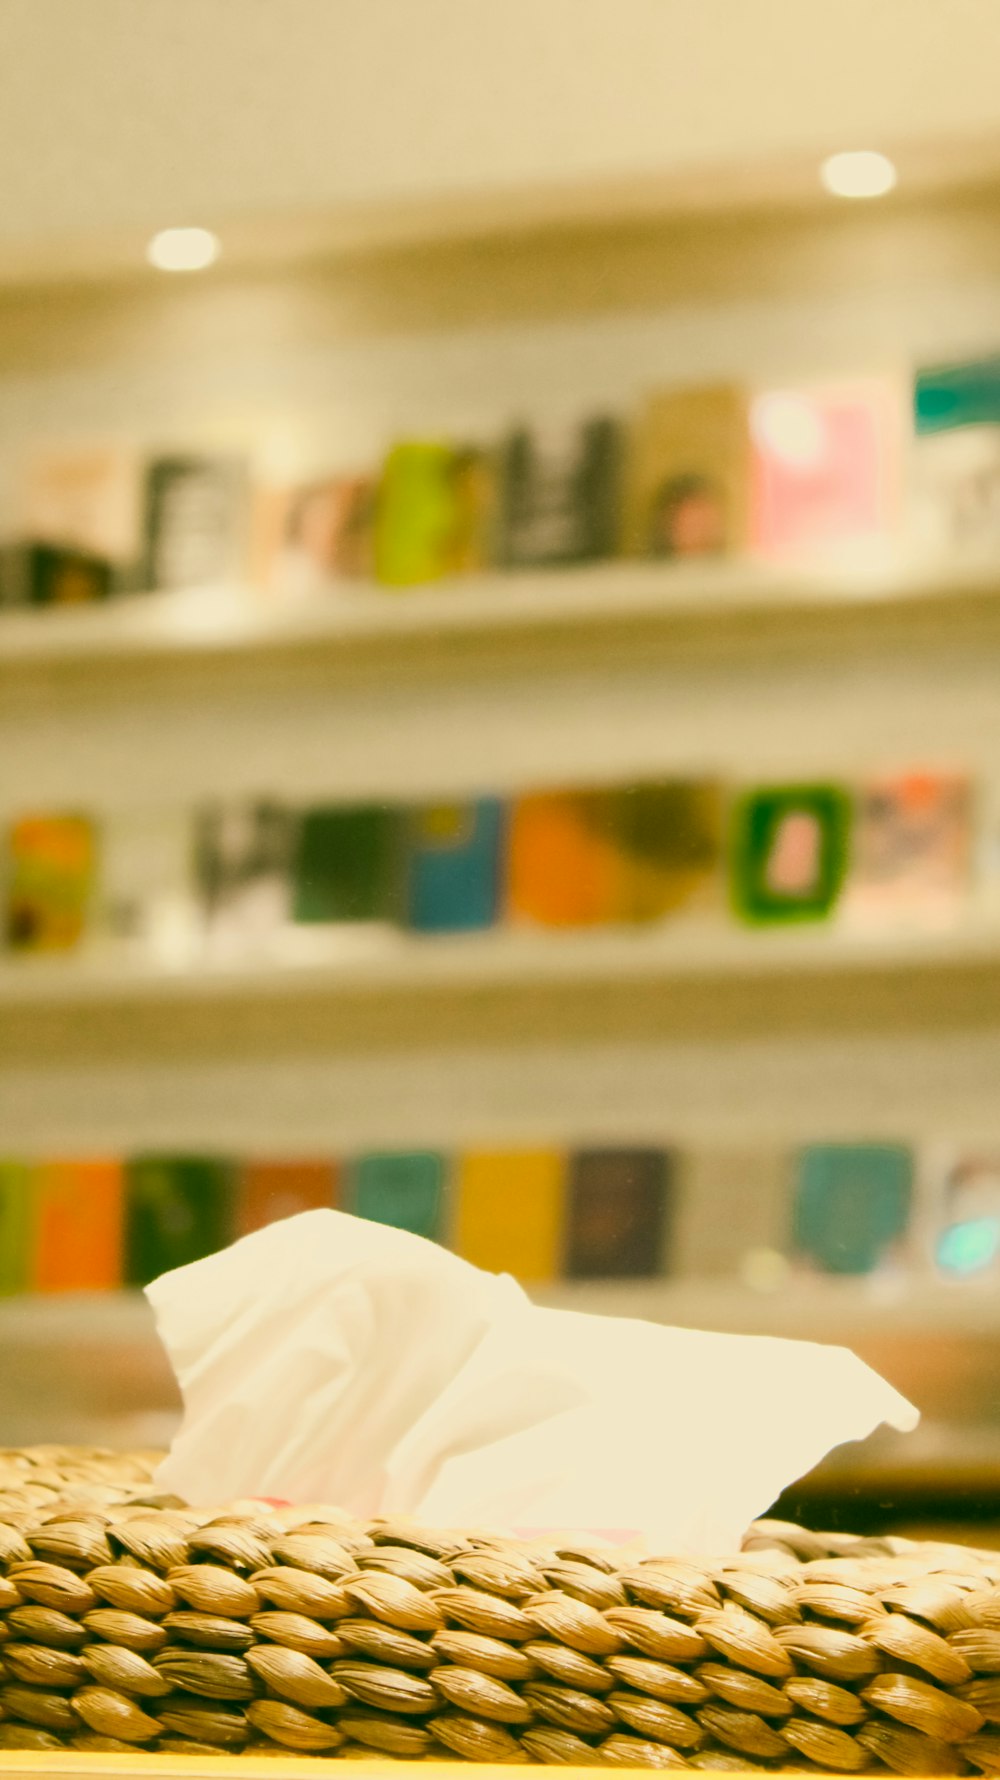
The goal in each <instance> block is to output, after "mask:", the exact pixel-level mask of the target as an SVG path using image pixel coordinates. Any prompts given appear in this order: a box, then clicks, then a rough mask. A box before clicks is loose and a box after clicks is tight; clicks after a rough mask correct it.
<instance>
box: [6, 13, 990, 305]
mask: <svg viewBox="0 0 1000 1780" xmlns="http://www.w3.org/2000/svg"><path fill="white" fill-rule="evenodd" d="M0 38H2V56H0V189H2V190H3V193H4V202H3V207H2V211H0V267H2V268H3V269H5V270H6V271H7V272H8V274H9V273H12V272H14V271H17V270H20V271H21V272H24V271H26V270H27V271H30V270H31V269H32V267H35V268H37V267H44V266H46V265H47V266H59V265H60V264H62V265H73V264H77V265H80V264H91V265H94V264H101V263H107V262H108V261H109V260H110V261H114V260H118V261H119V262H121V263H125V264H127V263H130V262H131V263H134V262H135V261H136V259H137V258H138V256H139V253H140V252H141V247H142V244H143V241H144V239H145V236H146V235H147V234H148V233H150V232H151V231H152V230H154V229H156V228H160V227H163V226H165V225H166V224H168V223H172V222H180V221H186V220H191V219H196V220H204V221H208V222H211V223H216V224H219V225H221V226H225V227H226V228H227V229H229V230H231V231H232V234H233V238H234V241H235V240H238V239H241V238H243V236H245V232H246V230H247V227H248V226H249V225H252V224H255V223H265V224H266V223H267V222H268V220H269V219H270V220H271V221H272V222H273V220H274V219H280V220H279V221H278V222H277V223H276V224H275V226H276V228H277V232H278V234H279V235H280V234H281V233H282V231H284V232H285V234H286V235H287V233H288V230H289V229H290V228H291V226H292V225H293V223H294V222H295V219H299V220H300V221H302V220H308V219H310V218H311V219H313V222H314V224H315V226H316V228H317V229H318V230H319V232H320V234H322V233H324V232H325V233H326V235H327V237H328V238H329V239H331V240H334V241H335V240H337V239H345V238H350V237H351V236H355V237H356V236H358V235H359V234H360V235H369V236H371V235H381V236H382V237H383V238H384V237H386V236H387V235H395V234H399V233H408V232H412V231H413V230H414V229H418V230H424V231H426V230H434V229H439V228H441V227H452V226H456V225H458V224H459V223H461V226H463V227H466V228H467V227H469V226H471V225H474V224H475V223H476V222H477V221H478V222H479V223H482V222H483V221H485V220H488V219H489V218H490V217H491V216H493V217H496V216H502V215H508V214H510V213H511V206H512V205H513V206H514V208H515V209H516V211H517V212H518V213H519V214H520V215H522V216H524V215H525V214H530V213H532V212H534V213H535V214H545V213H546V212H548V213H558V212H562V213H564V214H565V213H570V214H572V213H574V212H575V213H579V211H580V210H581V209H585V208H587V207H593V206H594V205H598V206H600V205H602V204H607V203H608V202H609V201H612V200H613V201H614V202H616V203H621V202H626V201H632V202H636V201H643V200H644V199H645V201H658V202H666V203H678V202H680V203H684V202H690V201H691V199H692V197H694V196H700V197H702V198H704V197H705V196H706V195H713V194H714V195H715V197H716V198H718V197H719V196H720V195H724V196H725V199H726V201H732V200H733V199H734V198H736V199H738V198H739V197H740V195H741V192H743V191H749V192H751V193H752V192H759V191H760V190H771V191H773V190H775V189H779V190H780V189H788V182H789V181H791V187H792V189H801V190H808V189H809V188H810V187H811V185H812V182H813V179H814V172H815V163H816V160H817V158H818V157H819V156H820V155H822V154H824V153H826V152H828V151H829V150H830V149H835V148H840V147H845V146H847V147H850V146H855V145H862V146H864V145H867V144H872V145H875V146H889V147H892V148H894V149H896V150H897V151H898V152H899V154H900V156H901V160H902V164H903V166H904V168H905V170H906V171H907V173H908V175H910V174H912V176H913V177H914V178H918V177H919V178H923V177H924V176H926V175H927V174H928V172H930V173H931V174H936V175H937V176H940V175H941V174H942V172H944V171H946V170H950V171H951V172H952V173H955V172H958V171H963V170H964V171H966V172H968V171H970V170H979V171H980V172H981V171H982V170H983V168H984V167H990V166H992V167H995V166H996V162H997V148H998V143H1000V98H998V95H997V87H996V78H995V72H996V54H997V19H996V10H995V6H994V5H993V0H950V3H949V4H948V5H947V6H944V5H941V4H940V0H809V4H808V5H803V4H802V3H801V0H742V3H736V4H734V0H544V4H541V5H540V4H539V3H538V0H504V3H503V4H502V5H501V4H498V3H497V0H418V3H414V0H281V4H280V5H278V4H274V0H142V4H141V5H136V4H135V0H86V4H85V5H81V4H79V0H2V4H0ZM241 232H242V233H241ZM265 233H266V231H265Z"/></svg>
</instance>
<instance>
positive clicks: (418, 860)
mask: <svg viewBox="0 0 1000 1780" xmlns="http://www.w3.org/2000/svg"><path fill="white" fill-rule="evenodd" d="M407 824H408V836H407V840H408V844H407V920H408V923H409V925H410V926H411V927H413V928H415V929H417V930H418V931H420V932H423V933H443V932H457V931H465V930H469V929H474V928H483V927H492V925H493V923H494V922H495V921H496V919H497V916H498V910H499V902H500V882H501V870H502V864H503V859H502V850H503V838H504V807H503V804H502V803H501V802H500V800H499V798H496V797H483V798H479V799H478V800H477V801H476V802H473V803H439V804H422V805H419V806H418V807H417V808H416V809H413V810H411V811H410V812H409V814H408V818H407Z"/></svg>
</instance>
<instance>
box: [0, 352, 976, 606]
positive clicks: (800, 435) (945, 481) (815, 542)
mask: <svg viewBox="0 0 1000 1780" xmlns="http://www.w3.org/2000/svg"><path fill="white" fill-rule="evenodd" d="M911 434H912V435H913V436H912V437H910V436H909V435H911ZM22 512H23V533H22V536H23V541H22V542H20V543H18V544H16V545H13V546H9V547H8V548H7V549H6V551H5V552H4V553H3V554H2V556H0V605H5V604H6V605H17V604H22V603H38V604H68V603H79V602H80V601H87V600H95V599H103V598H105V597H106V596H107V595H108V594H109V593H113V592H117V591H135V590H138V589H142V588H147V589H148V588H180V587H198V586H203V585H208V584H210V583H213V582H216V583H218V582H223V583H227V582H231V581H232V580H233V578H234V577H236V576H239V575H240V574H247V573H249V574H250V576H251V577H252V578H253V579H255V580H257V581H262V582H264V583H265V584H268V585H272V586H275V587H281V588H284V589H288V590H295V589H297V588H301V587H303V586H310V585H313V584H322V583H324V582H326V581H329V580H331V579H336V578H338V577H348V578H357V577H364V576H374V578H375V579H376V580H378V581H379V582H381V583H383V584H384V585H386V586H392V587H404V586H409V585H413V584H417V583H421V582H427V581H433V580H435V579H437V578H439V577H441V576H445V575H451V574H463V573H469V572H470V571H475V570H477V569H483V568H486V567H489V566H495V567H499V568H504V569H518V568H528V567H534V566H544V565H549V564H553V565H554V564H567V563H580V562H592V561H595V560H598V559H601V558H607V557H611V556H615V555H618V554H624V555H626V556H633V557H654V558H672V557H673V558H678V557H687V558H691V557H704V556H717V555H720V554H725V553H737V552H742V551H747V550H749V551H752V552H754V553H756V554H759V555H762V556H764V557H770V558H774V557H781V556H783V555H788V554H792V555H797V554H801V553H802V552H807V553H808V552H816V551H829V550H830V549H831V548H835V547H837V546H839V545H843V544H848V545H851V544H856V543H866V542H871V541H872V540H883V541H884V540H886V539H895V540H897V541H898V540H906V539H911V540H912V541H913V543H914V544H915V545H916V546H917V548H918V551H919V554H920V556H921V559H923V560H925V559H926V553H927V551H928V550H937V551H940V552H942V553H945V554H952V555H953V554H955V553H962V552H963V551H965V550H966V549H968V548H975V549H984V548H985V549H986V551H987V552H989V551H992V552H993V553H994V554H995V553H996V551H997V550H998V549H1000V359H987V360H980V361H975V362H972V363H966V364H959V365H953V366H946V367H943V368H932V369H929V370H920V371H918V372H917V373H916V376H915V378H914V380H913V382H912V384H911V385H910V387H909V388H906V387H905V386H904V385H903V384H902V383H901V382H900V381H897V380H893V379H888V378H886V379H882V380H876V379H867V380H864V381H860V382H859V381H856V380H855V381H852V382H841V383H838V384H824V385H819V386H814V387H806V388H793V389H772V390H764V391H758V392H756V393H754V392H751V391H749V390H747V389H745V388H743V387H741V386H738V385H736V384H728V383H727V384H712V385H707V386H699V387H685V388H679V389H669V390H665V391H661V392H658V393H657V394H655V395H654V396H652V397H651V398H650V399H649V400H648V401H647V403H646V404H645V406H644V408H643V409H642V410H641V411H640V413H639V414H638V415H637V416H636V417H635V418H634V419H633V420H632V421H630V422H627V423H626V422H624V421H622V420H621V419H619V418H618V417H616V416H614V415H612V414H607V413H604V414H595V415H590V416H587V417H585V418H583V419H582V420H574V421H572V422H569V423H566V422H553V421H550V422H548V423H546V424H544V425H532V424H524V425H516V426H514V427H513V428H511V429H510V430H509V431H508V432H507V433H506V435H505V436H504V437H503V439H502V440H501V441H500V443H499V444H489V445H483V444H479V443H469V442H459V443H455V442H451V441H447V440H442V439H435V438H425V439H416V440H413V439H411V440H407V441H403V442H400V443H397V444H395V445H394V446H393V447H392V448H391V449H390V450H389V452H388V455H387V456H386V458H385V460H384V462H383V464H382V466H381V468H380V469H379V470H378V471H377V472H372V473H368V472H362V473H358V472H357V471H355V470H353V469H352V470H351V472H350V473H348V474H344V473H337V474H330V475H320V476H316V477H315V478H313V479H311V480H309V481H308V482H304V483H302V484H300V485H297V486H293V487H284V488H276V487H273V486H270V487H268V486H255V485H254V480H253V477H252V474H251V465H250V460H249V459H247V460H242V459H239V458H234V457H218V456H211V455H204V454H198V453H197V452H191V453H187V454H182V455H176V454H175V455H173V456H168V457H156V458H154V459H152V460H146V461H144V460H142V459H141V458H140V456H139V455H138V454H137V453H123V452H120V451H114V450H108V449H104V448H99V447H95V448H91V449H85V450H81V449H74V450H58V449H49V450H46V451H39V452H36V453H35V454H34V456H33V457H32V459H31V462H30V463H29V464H28V466H27V468H26V475H25V483H24V489H23V496H22Z"/></svg>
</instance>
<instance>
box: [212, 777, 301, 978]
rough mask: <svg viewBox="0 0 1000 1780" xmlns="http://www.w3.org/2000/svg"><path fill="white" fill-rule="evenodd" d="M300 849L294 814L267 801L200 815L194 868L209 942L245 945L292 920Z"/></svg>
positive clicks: (218, 806) (225, 806)
mask: <svg viewBox="0 0 1000 1780" xmlns="http://www.w3.org/2000/svg"><path fill="white" fill-rule="evenodd" d="M295 845H296V819H295V816H294V814H293V813H292V811H291V810H289V809H287V808H286V807H285V806H284V805H283V804H280V803H275V802H272V801H270V800H268V799H266V798H258V799H253V800H250V799H247V800H235V801H232V802H229V803H218V804H211V805H208V806H206V807H205V808H203V809H201V810H199V811H198V813H197V816H196V820H195V827H194V866H195V875H196V880H197V884H198V889H199V893H200V898H201V905H202V910H203V914H204V920H205V925H206V928H207V930H208V934H209V937H210V938H212V939H213V940H218V941H219V942H220V943H225V942H226V941H233V942H235V943H236V944H240V943H242V942H246V941H249V940H256V939H261V938H264V937H266V936H267V935H269V934H272V933H274V932H276V931H278V930H279V929H280V928H281V927H283V926H284V925H285V924H286V923H287V922H288V921H289V920H290V919H291V912H292V872H293V859H294V853H295Z"/></svg>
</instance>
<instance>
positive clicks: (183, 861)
mask: <svg viewBox="0 0 1000 1780" xmlns="http://www.w3.org/2000/svg"><path fill="white" fill-rule="evenodd" d="M972 803H973V798H972V785H971V783H970V781H969V779H968V777H967V776H965V775H963V774H959V773H930V772H911V773H905V774H895V775H885V776H882V775H879V776H875V777H873V778H872V779H870V780H868V781H866V782H864V783H862V784H860V785H857V786H848V785H838V784H806V785H771V786H758V787H756V788H753V789H750V790H745V791H738V792H732V793H731V794H729V795H727V794H726V793H725V792H724V791H723V788H722V787H721V786H720V785H719V783H718V782H716V781H713V780H679V779H678V780H661V781H649V782H647V783H645V784H634V785H629V786H622V787H619V788H615V789H610V788H605V789H578V790H561V791H553V792H536V793H531V794H530V795H527V796H523V797H518V798H514V799H513V800H511V801H509V802H505V801H503V800H501V799H499V798H496V797H484V798H479V799H476V800H472V801H469V802H465V803H450V804H435V805H420V806H415V807H410V808H403V807H400V806H392V805H387V804H351V805H344V804H329V805H315V806H311V807H308V808H306V809H304V810H301V811H293V810H292V809H290V808H288V807H286V806H284V805H280V804H277V803H274V802H269V801H265V800H259V801H256V802H255V801H249V802H245V803H233V804H223V805H216V806H212V807H210V808H205V809H203V810H201V811H199V812H198V813H197V814H196V816H195V817H194V818H188V817H186V816H184V815H183V814H181V813H178V814H177V815H175V816H170V817H166V816H165V817H163V818H157V817H153V816H150V815H143V816H141V817H136V818H135V819H131V818H129V817H126V816H121V817H115V818H113V819H111V820H109V821H108V822H106V823H104V824H101V825H100V826H99V825H98V824H96V823H95V822H92V821H91V820H90V819H89V818H87V817H84V816H74V815H62V814H55V813H53V814H38V815H32V816H25V817H23V818H21V819H20V820H18V821H17V822H15V823H14V824H13V826H12V828H11V830H10V832H9V835H8V840H7V870H6V880H7V884H6V934H7V942H8V944H9V946H10V947H11V948H13V949H15V950H19V951H48V950H58V949H68V948H71V947H73V946H75V945H76V944H77V943H78V942H79V941H80V939H81V938H82V937H83V936H84V933H85V932H86V931H88V930H97V931H98V932H100V933H102V934H104V935H107V936H109V937H128V938H139V939H140V940H144V941H147V942H150V943H154V944H155V939H156V933H157V931H158V930H162V929H163V927H164V926H165V925H167V924H168V923H169V921H170V920H171V919H172V918H173V919H175V921H181V920H182V919H187V921H188V923H189V926H191V927H192V928H194V927H200V928H201V929H202V930H203V931H204V932H206V933H207V934H209V935H217V936H219V937H225V936H227V935H228V936H230V937H232V938H239V937H240V936H243V937H245V938H249V937H255V936H260V935H262V934H264V933H266V932H268V931H274V930H277V929H280V928H281V927H282V926H284V925H287V924H289V923H305V924H322V923H337V922H366V921H367V922H372V921H383V922H395V923H397V924H399V925H403V926H408V927H410V928H411V929H413V930H415V931H417V932H425V933H433V932H449V931H450V932H458V931H463V930H466V931H469V930H475V929H484V928H488V927H491V926H493V925H494V924H495V923H497V922H498V921H501V920H506V921H509V922H511V923H520V924H528V925H532V924H533V925H535V926H539V927H587V926H596V925H606V924H615V923H632V924H635V923H643V922H655V921H658V920H662V919H665V918H667V917H669V916H670V915H672V914H674V913H675V912H676V911H678V910H680V909H682V908H685V907H695V906H697V905H698V904H699V903H702V904H704V905H706V906H711V905H712V903H713V902H714V903H715V904H719V903H721V901H722V892H723V888H724V885H725V886H727V888H728V899H729V903H730V906H731V908H732V909H733V911H734V912H735V914H736V915H737V916H738V917H739V918H740V919H741V920H744V921H747V922H751V923H757V924H768V923H772V924H773V923H782V922H795V921H802V920H822V919H824V918H826V917H828V916H830V915H831V914H832V913H833V912H834V910H835V909H836V908H837V907H838V905H839V904H840V903H841V902H843V903H844V905H845V907H846V908H847V909H849V910H850V911H851V912H853V913H855V914H857V915H858V916H860V917H862V918H869V919H877V918H879V917H880V916H883V915H894V914H899V913H906V912H907V911H917V912H919V911H922V912H925V913H931V914H935V915H938V914H941V913H943V912H948V911H952V910H954V909H955V908H957V907H958V906H959V904H960V901H961V898H962V896H963V894H964V893H965V892H966V891H967V890H968V888H969V886H970V883H971V871H972V842H973V812H972Z"/></svg>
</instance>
